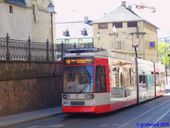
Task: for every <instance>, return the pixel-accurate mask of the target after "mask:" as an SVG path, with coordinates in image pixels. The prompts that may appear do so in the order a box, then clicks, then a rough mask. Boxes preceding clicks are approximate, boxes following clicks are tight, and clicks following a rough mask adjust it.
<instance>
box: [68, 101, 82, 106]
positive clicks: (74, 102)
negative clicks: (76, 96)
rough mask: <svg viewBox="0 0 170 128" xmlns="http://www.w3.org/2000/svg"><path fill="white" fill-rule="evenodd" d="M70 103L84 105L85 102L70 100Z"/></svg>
mask: <svg viewBox="0 0 170 128" xmlns="http://www.w3.org/2000/svg"><path fill="white" fill-rule="evenodd" d="M71 105H77V106H79V105H85V102H84V101H71Z"/></svg>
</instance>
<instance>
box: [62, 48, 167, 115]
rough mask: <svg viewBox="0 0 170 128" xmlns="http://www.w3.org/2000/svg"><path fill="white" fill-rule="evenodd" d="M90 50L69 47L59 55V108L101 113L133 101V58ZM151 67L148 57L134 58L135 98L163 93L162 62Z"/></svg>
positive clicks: (148, 97)
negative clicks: (60, 84) (136, 69)
mask: <svg viewBox="0 0 170 128" xmlns="http://www.w3.org/2000/svg"><path fill="white" fill-rule="evenodd" d="M93 50H94V49H88V50H87V51H86V50H85V49H79V50H70V52H69V53H67V54H65V56H64V58H63V65H64V79H63V83H64V84H63V94H62V110H63V112H65V113H105V112H110V111H114V110H117V109H120V108H123V107H127V106H130V105H133V104H136V103H137V88H136V87H137V86H136V84H135V82H136V79H135V78H136V77H135V76H136V72H135V59H134V58H133V57H129V56H126V55H120V54H115V53H113V52H108V51H99V52H93ZM155 67H157V68H156V70H155V69H154V64H153V63H152V62H150V61H145V60H141V59H138V69H139V77H138V78H139V84H138V85H139V102H143V101H146V100H148V99H152V98H154V97H155V96H159V95H163V93H164V85H163V84H164V82H163V79H164V76H163V73H164V70H163V66H162V65H161V66H160V65H158V64H156V65H155ZM158 67H161V68H160V69H159V68H158ZM157 72H159V76H158V75H157V74H158V73H157ZM156 79H158V80H157V82H155V81H156ZM155 83H157V86H159V88H157V86H155ZM159 83H162V84H161V85H160V84H159ZM155 87H156V88H155ZM155 90H156V92H155ZM157 93H159V94H158V95H157Z"/></svg>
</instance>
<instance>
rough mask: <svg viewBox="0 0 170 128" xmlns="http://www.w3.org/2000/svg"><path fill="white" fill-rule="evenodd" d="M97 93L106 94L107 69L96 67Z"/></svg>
mask: <svg viewBox="0 0 170 128" xmlns="http://www.w3.org/2000/svg"><path fill="white" fill-rule="evenodd" d="M96 92H106V69H105V67H104V66H96Z"/></svg>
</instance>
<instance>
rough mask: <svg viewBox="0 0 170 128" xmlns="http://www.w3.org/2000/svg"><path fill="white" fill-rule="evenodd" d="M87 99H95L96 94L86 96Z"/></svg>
mask: <svg viewBox="0 0 170 128" xmlns="http://www.w3.org/2000/svg"><path fill="white" fill-rule="evenodd" d="M85 98H86V99H93V98H94V94H86V95H85Z"/></svg>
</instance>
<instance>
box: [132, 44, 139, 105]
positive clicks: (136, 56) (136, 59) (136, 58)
mask: <svg viewBox="0 0 170 128" xmlns="http://www.w3.org/2000/svg"><path fill="white" fill-rule="evenodd" d="M133 47H134V50H135V67H136V88H137V104H139V84H138V83H139V80H138V75H139V73H138V53H137V46H133Z"/></svg>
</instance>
